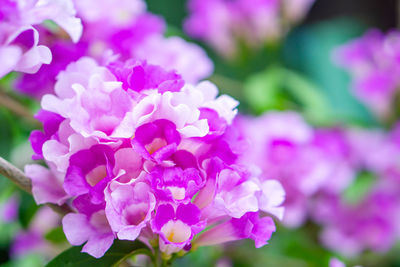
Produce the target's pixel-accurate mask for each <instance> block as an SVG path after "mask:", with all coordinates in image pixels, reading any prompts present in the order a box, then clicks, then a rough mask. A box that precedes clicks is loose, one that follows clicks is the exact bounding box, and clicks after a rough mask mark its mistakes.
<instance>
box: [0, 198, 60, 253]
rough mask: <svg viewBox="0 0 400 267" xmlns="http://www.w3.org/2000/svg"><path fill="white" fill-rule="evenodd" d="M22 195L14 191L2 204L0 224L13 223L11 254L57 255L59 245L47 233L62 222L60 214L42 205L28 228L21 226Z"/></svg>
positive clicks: (0, 207) (0, 205)
mask: <svg viewBox="0 0 400 267" xmlns="http://www.w3.org/2000/svg"><path fill="white" fill-rule="evenodd" d="M20 202H21V200H20V196H19V195H18V194H16V193H13V194H12V195H11V196H10V197H8V198H7V199H6V200H5V201H3V202H2V203H1V204H0V224H1V225H2V227H3V225H11V224H14V226H15V227H10V228H9V229H12V230H11V232H13V237H12V240H11V241H12V244H11V246H10V256H11V257H12V258H21V257H23V256H25V255H27V254H31V253H35V254H40V255H43V256H44V257H47V258H50V257H54V255H57V254H58V253H59V252H60V251H59V248H58V247H57V246H54V244H51V243H50V242H49V241H48V240H46V239H45V235H46V234H48V233H49V232H50V231H52V230H53V229H54V227H57V226H59V225H60V223H61V219H60V217H59V215H58V214H56V213H55V212H54V211H53V210H51V209H50V208H49V207H47V206H43V207H40V208H39V209H38V211H37V212H36V213H35V215H34V216H33V218H32V219H30V222H29V226H28V227H27V228H25V229H24V228H19V225H18V224H17V222H18V213H19V209H20V206H21V203H20Z"/></svg>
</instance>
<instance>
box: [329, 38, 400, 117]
mask: <svg viewBox="0 0 400 267" xmlns="http://www.w3.org/2000/svg"><path fill="white" fill-rule="evenodd" d="M399 47H400V34H399V32H398V31H392V32H389V33H387V34H386V35H385V34H383V33H382V32H380V31H378V30H370V31H368V32H367V33H366V34H365V35H364V36H362V37H360V38H359V39H356V40H353V41H351V42H350V43H348V44H345V45H343V46H342V47H339V48H338V49H337V51H335V60H336V61H337V62H338V64H339V65H341V66H343V67H344V68H346V69H347V70H348V71H349V72H350V73H351V75H352V77H353V85H352V87H353V88H354V92H355V95H356V96H357V97H358V98H359V99H360V100H361V101H362V102H363V103H365V104H366V105H367V106H368V107H369V108H371V110H372V111H374V113H376V114H377V115H378V116H379V117H382V118H387V117H388V116H390V112H391V110H392V107H393V105H394V102H393V101H394V100H395V99H396V96H397V95H398V94H399V88H400V79H399V78H398V77H399V74H400V63H399Z"/></svg>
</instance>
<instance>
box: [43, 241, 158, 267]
mask: <svg viewBox="0 0 400 267" xmlns="http://www.w3.org/2000/svg"><path fill="white" fill-rule="evenodd" d="M81 250H82V246H79V247H71V248H69V249H67V250H65V251H64V252H62V253H61V254H60V255H58V256H57V257H55V258H54V259H53V260H52V261H50V262H49V263H48V264H47V265H46V267H88V266H96V267H102V266H104V267H110V266H118V264H120V263H121V262H122V261H123V260H125V259H127V258H128V257H130V256H132V255H135V254H148V253H149V252H150V251H149V249H148V247H147V246H146V245H145V244H143V243H142V242H140V241H138V240H137V241H135V242H132V241H122V240H115V241H114V244H113V245H112V247H111V248H110V249H109V250H108V251H107V252H106V254H105V255H104V256H103V257H102V258H100V259H96V258H94V257H92V256H90V255H89V254H86V253H82V252H81Z"/></svg>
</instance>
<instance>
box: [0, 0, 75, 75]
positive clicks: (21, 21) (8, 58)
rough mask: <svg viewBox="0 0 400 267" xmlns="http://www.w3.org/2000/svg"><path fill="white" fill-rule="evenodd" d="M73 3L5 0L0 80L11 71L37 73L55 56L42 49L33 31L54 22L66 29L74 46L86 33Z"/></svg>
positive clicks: (0, 11) (0, 26) (0, 13)
mask: <svg viewBox="0 0 400 267" xmlns="http://www.w3.org/2000/svg"><path fill="white" fill-rule="evenodd" d="M75 15H76V11H75V9H74V5H73V3H72V1H71V0H57V1H49V0H42V1H38V0H34V1H29V2H26V1H20V0H18V1H11V0H2V2H1V4H0V19H1V21H0V56H1V58H2V59H3V61H4V63H2V64H1V68H0V77H3V76H4V75H6V74H7V73H9V72H10V71H21V72H27V73H35V72H37V71H38V70H39V68H40V66H41V65H42V64H49V63H50V62H51V59H52V56H51V52H50V50H49V48H48V47H46V46H44V45H39V33H38V31H37V30H36V29H35V28H34V27H33V26H35V25H38V24H41V23H42V22H43V21H45V20H52V21H54V22H55V23H57V24H58V25H59V26H60V27H61V28H63V29H64V30H65V31H66V32H67V33H68V34H69V36H70V37H71V39H72V40H73V41H74V42H77V41H78V40H79V38H80V36H81V33H82V25H81V21H80V19H78V18H76V17H75Z"/></svg>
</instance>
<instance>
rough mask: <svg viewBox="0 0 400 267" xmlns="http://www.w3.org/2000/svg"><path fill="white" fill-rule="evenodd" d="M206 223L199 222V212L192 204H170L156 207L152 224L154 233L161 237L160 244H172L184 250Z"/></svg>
mask: <svg viewBox="0 0 400 267" xmlns="http://www.w3.org/2000/svg"><path fill="white" fill-rule="evenodd" d="M205 225H206V223H205V221H201V220H200V210H199V208H198V207H196V206H195V205H193V204H190V203H189V204H179V205H178V206H177V207H175V208H174V206H172V205H171V204H162V205H160V206H158V208H157V211H156V216H155V218H154V220H153V222H152V228H153V231H154V232H155V233H158V234H159V235H160V237H161V240H160V243H165V244H166V245H168V244H173V245H175V246H177V247H180V248H184V247H185V246H187V245H188V244H190V242H191V240H192V238H193V236H194V235H196V234H197V233H199V232H200V231H201V230H203V229H204V227H205Z"/></svg>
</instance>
